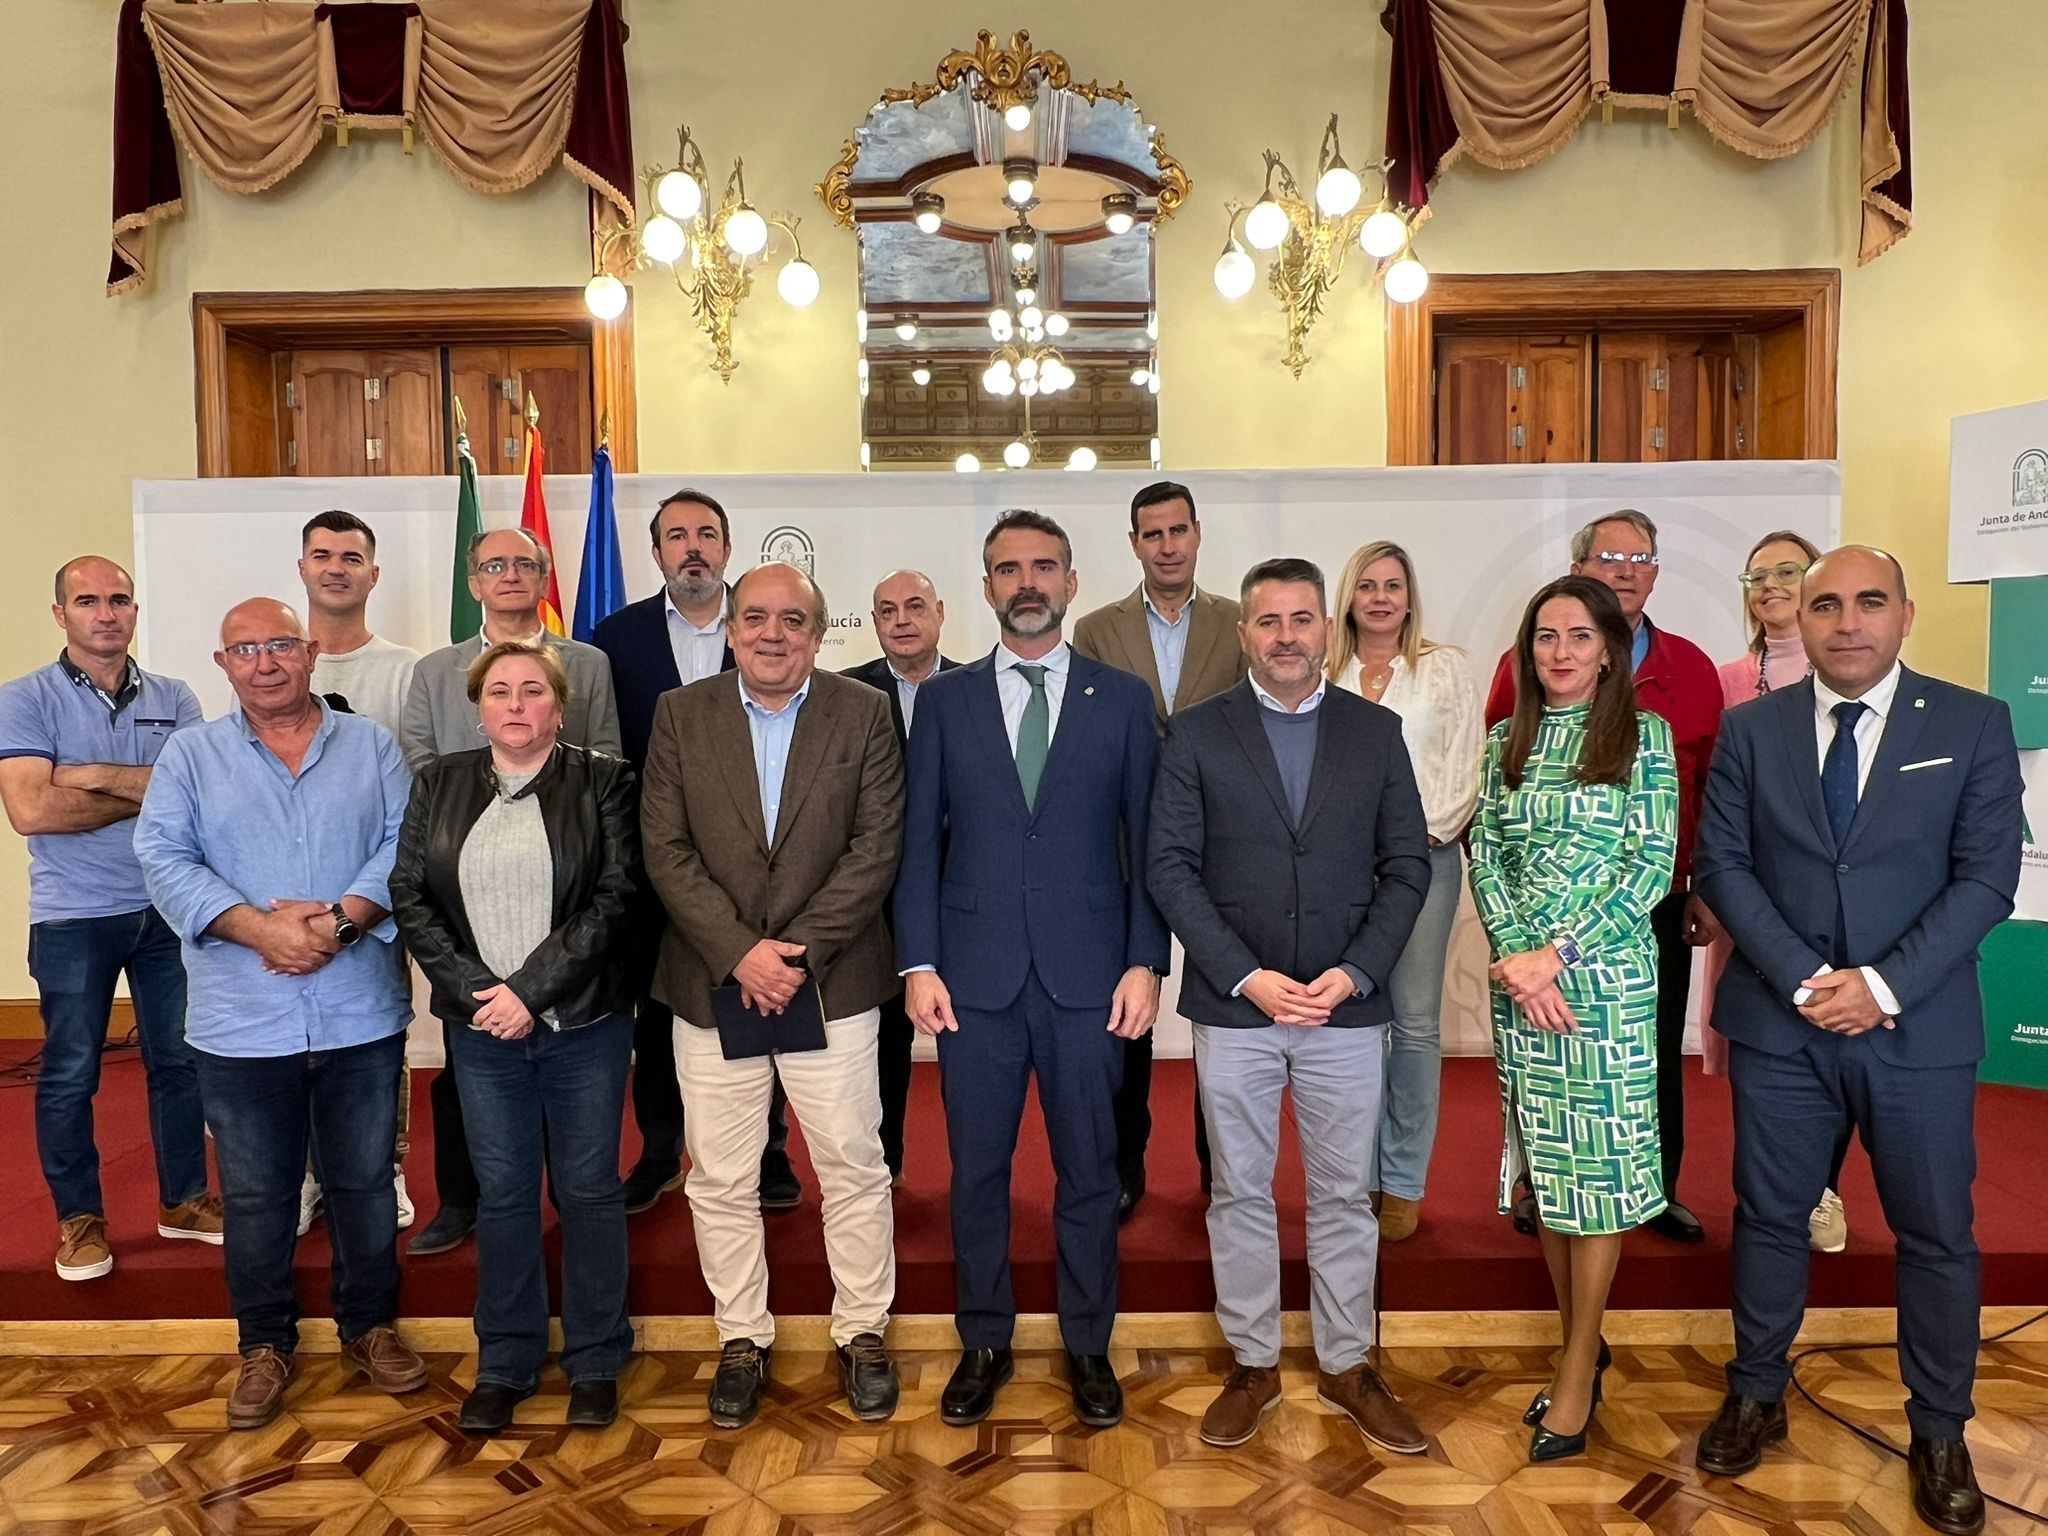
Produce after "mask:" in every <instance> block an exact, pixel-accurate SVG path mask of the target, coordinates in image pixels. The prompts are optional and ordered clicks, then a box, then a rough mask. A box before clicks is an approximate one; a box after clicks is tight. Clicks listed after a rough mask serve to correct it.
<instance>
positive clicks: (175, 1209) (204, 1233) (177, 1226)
mask: <svg viewBox="0 0 2048 1536" xmlns="http://www.w3.org/2000/svg"><path fill="white" fill-rule="evenodd" d="M226 1231H227V1226H226V1224H225V1222H223V1220H222V1219H221V1206H220V1196H219V1195H216V1194H215V1193H214V1192H213V1191H212V1190H210V1189H208V1190H203V1191H201V1192H200V1193H199V1194H196V1195H194V1196H193V1197H192V1198H191V1199H190V1200H186V1201H184V1202H182V1203H181V1204H178V1205H160V1206H158V1207H157V1208H156V1235H157V1236H158V1237H186V1238H191V1239H193V1240H194V1241H196V1242H201V1243H211V1244H213V1246H214V1247H216V1248H218V1247H220V1245H221V1242H222V1240H223V1237H224V1234H225V1233H226Z"/></svg>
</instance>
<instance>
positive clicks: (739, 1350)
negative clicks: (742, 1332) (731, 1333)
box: [708, 1339, 775, 1429]
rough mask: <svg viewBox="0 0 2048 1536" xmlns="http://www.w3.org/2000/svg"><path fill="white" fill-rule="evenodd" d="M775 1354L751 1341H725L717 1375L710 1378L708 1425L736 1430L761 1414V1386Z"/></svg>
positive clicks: (768, 1348)
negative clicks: (709, 1420)
mask: <svg viewBox="0 0 2048 1536" xmlns="http://www.w3.org/2000/svg"><path fill="white" fill-rule="evenodd" d="M774 1353H775V1351H774V1350H773V1349H772V1348H771V1347H770V1346H769V1345H766V1344H756V1343H755V1342H754V1341H753V1340H752V1339H728V1340H727V1341H726V1345H725V1348H724V1349H723V1350H722V1351H721V1352H720V1353H719V1356H718V1374H717V1375H715V1376H713V1377H712V1378H711V1397H710V1401H709V1404H708V1406H709V1407H710V1409H711V1422H712V1423H714V1424H716V1425H717V1426H718V1427H719V1428H720V1429H738V1428H739V1427H740V1426H741V1425H742V1424H745V1423H746V1422H748V1421H749V1420H750V1419H752V1418H753V1417H754V1415H755V1414H757V1413H759V1412H760V1411H761V1383H762V1382H763V1381H764V1380H765V1379H766V1378H767V1375H768V1362H769V1360H770V1359H771V1358H772V1357H773V1355H774Z"/></svg>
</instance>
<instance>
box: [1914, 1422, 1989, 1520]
mask: <svg viewBox="0 0 2048 1536" xmlns="http://www.w3.org/2000/svg"><path fill="white" fill-rule="evenodd" d="M1906 1467H1907V1470H1908V1471H1910V1472H1911V1473H1912V1476H1913V1513H1915V1514H1916V1515H1918V1516H1919V1517H1920V1518H1921V1519H1922V1520H1925V1521H1926V1522H1927V1523H1928V1524H1929V1525H1931V1526H1933V1527H1934V1528H1935V1529H1936V1530H1937V1531H1942V1532H1945V1533H1946V1536H1977V1533H1978V1532H1979V1531H1981V1530H1983V1529H1984V1495H1983V1493H1982V1491H1980V1490H1979V1489H1978V1487H1977V1473H1976V1470H1975V1469H1974V1468H1973V1467H1972V1466H1971V1465H1970V1448H1969V1447H1968V1446H1967V1445H1965V1444H1963V1442H1962V1441H1960V1440H1922V1439H1921V1438H1920V1437H1919V1436H1918V1435H1915V1436H1914V1437H1913V1446H1912V1449H1911V1451H1910V1452H1908V1454H1907V1456H1906Z"/></svg>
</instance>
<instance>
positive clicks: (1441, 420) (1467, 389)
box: [1436, 336, 1518, 464]
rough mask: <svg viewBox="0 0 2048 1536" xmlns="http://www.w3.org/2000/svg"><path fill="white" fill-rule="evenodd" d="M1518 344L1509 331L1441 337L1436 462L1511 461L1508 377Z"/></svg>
mask: <svg viewBox="0 0 2048 1536" xmlns="http://www.w3.org/2000/svg"><path fill="white" fill-rule="evenodd" d="M1517 349H1518V342H1517V339H1516V338H1515V337H1512V336H1453V337H1447V338H1446V339H1445V340H1444V342H1443V343H1442V345H1441V347H1440V348H1439V350H1438V353H1437V395H1436V419H1437V452H1436V462H1437V463H1439V464H1507V463H1511V462H1513V460H1514V454H1515V450H1514V448H1513V446H1512V445H1511V442H1510V432H1509V428H1510V419H1509V418H1510V406H1509V395H1510V392H1511V391H1510V387H1509V380H1510V374H1511V370H1512V369H1513V367H1514V365H1515V354H1516V351H1517Z"/></svg>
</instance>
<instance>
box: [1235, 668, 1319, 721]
mask: <svg viewBox="0 0 2048 1536" xmlns="http://www.w3.org/2000/svg"><path fill="white" fill-rule="evenodd" d="M1245 681H1246V682H1248V683H1250V684H1251V685H1252V697H1253V698H1255V699H1257V700H1258V701H1259V705H1260V707H1261V708H1263V709H1270V710H1272V711H1273V713H1274V714H1276V715H1312V714H1314V713H1315V712H1316V710H1317V709H1318V708H1319V707H1321V705H1322V702H1323V693H1324V691H1325V690H1326V689H1327V688H1328V687H1329V686H1330V685H1329V683H1328V682H1327V681H1325V680H1323V679H1321V678H1318V679H1317V680H1316V691H1315V692H1314V693H1312V694H1310V695H1309V696H1308V697H1307V698H1305V699H1303V700H1302V701H1301V702H1300V703H1299V704H1297V705H1295V706H1294V708H1292V709H1289V708H1288V707H1287V706H1286V705H1285V704H1282V703H1281V702H1280V701H1279V700H1278V699H1276V698H1274V697H1273V695H1271V694H1270V693H1268V692H1266V690H1265V689H1263V688H1261V687H1260V686H1259V680H1258V679H1257V678H1256V677H1247V678H1246V679H1245Z"/></svg>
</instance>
